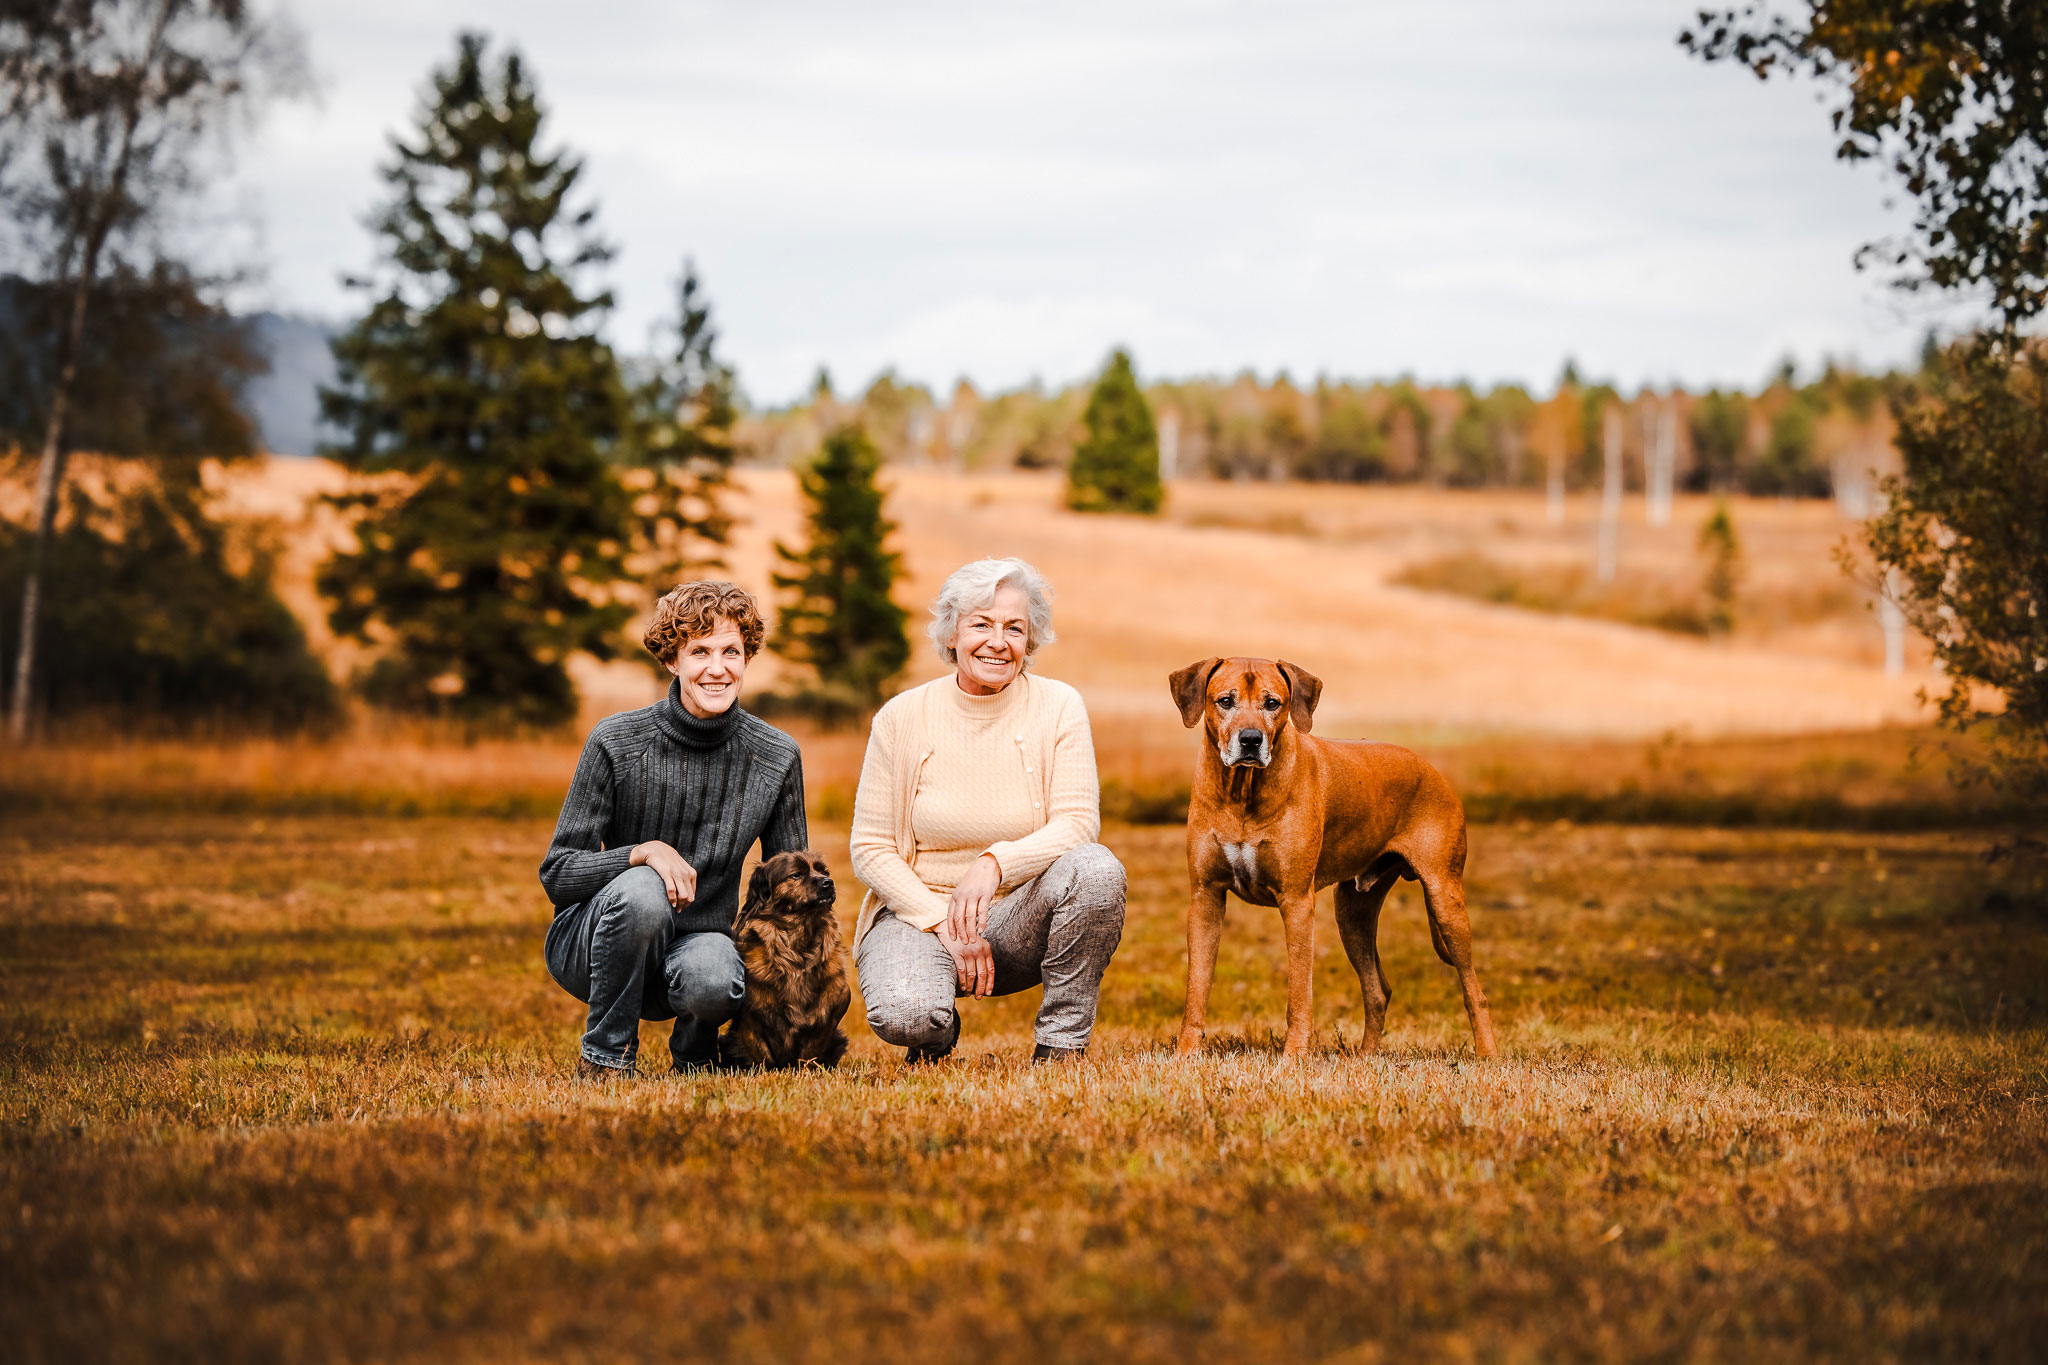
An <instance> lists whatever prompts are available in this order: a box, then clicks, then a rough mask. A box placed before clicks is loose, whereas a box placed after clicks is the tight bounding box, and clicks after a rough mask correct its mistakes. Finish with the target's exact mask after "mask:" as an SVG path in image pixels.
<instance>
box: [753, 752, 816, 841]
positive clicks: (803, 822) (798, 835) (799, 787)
mask: <svg viewBox="0 0 2048 1365" xmlns="http://www.w3.org/2000/svg"><path fill="white" fill-rule="evenodd" d="M810 846H811V830H810V823H809V821H808V820H807V819H806V817H805V815H804V760H803V756H802V755H801V754H799V755H797V756H796V757H794V758H791V759H790V761H789V771H788V772H787V773H784V774H783V777H782V790H781V792H780V793H778V794H777V796H776V798H775V809H774V810H772V811H770V812H768V826H767V828H765V829H763V830H762V831H761V857H762V858H763V859H768V858H773V857H774V856H775V855H776V854H778V853H801V852H802V851H803V850H805V849H807V848H809V847H810Z"/></svg>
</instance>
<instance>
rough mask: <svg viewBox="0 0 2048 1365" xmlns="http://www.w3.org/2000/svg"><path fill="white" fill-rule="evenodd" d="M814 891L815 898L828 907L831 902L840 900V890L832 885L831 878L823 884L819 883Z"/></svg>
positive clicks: (813, 888)
mask: <svg viewBox="0 0 2048 1365" xmlns="http://www.w3.org/2000/svg"><path fill="white" fill-rule="evenodd" d="M812 890H813V892H814V893H815V897H816V899H817V900H819V901H822V902H824V903H826V904H828V905H829V904H830V903H831V902H833V901H835V900H838V899H839V888H838V887H836V886H834V885H833V884H832V879H831V878H830V877H827V878H826V879H825V880H824V881H822V882H818V883H817V884H816V885H815V886H813V887H812Z"/></svg>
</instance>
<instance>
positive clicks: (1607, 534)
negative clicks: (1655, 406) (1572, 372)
mask: <svg viewBox="0 0 2048 1365" xmlns="http://www.w3.org/2000/svg"><path fill="white" fill-rule="evenodd" d="M1600 437H1601V440H1600V450H1601V456H1602V463H1603V464H1604V465H1605V466H1606V469H1605V471H1604V472H1605V474H1606V478H1605V479H1604V480H1603V481H1602V485H1601V489H1600V551H1599V556H1598V560H1597V562H1596V565H1595V568H1594V577H1596V578H1598V579H1599V580H1600V581H1601V582H1602V583H1612V582H1613V581H1614V573H1615V569H1616V566H1617V561H1618V560H1619V558H1620V549H1621V544H1620V542H1621V405H1620V404H1619V403H1609V404H1608V405H1607V413H1606V421H1605V422H1604V423H1602V427H1601V432H1600Z"/></svg>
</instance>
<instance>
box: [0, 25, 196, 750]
mask: <svg viewBox="0 0 2048 1365" xmlns="http://www.w3.org/2000/svg"><path fill="white" fill-rule="evenodd" d="M174 8H175V5H174V4H173V0H163V3H162V4H160V5H159V6H158V7H157V12H156V19H155V21H154V22H153V23H152V24H151V25H150V30H149V42H148V45H147V46H146V47H145V48H144V50H143V57H142V64H143V68H144V69H145V70H154V69H155V64H156V62H157V60H158V56H159V54H160V53H161V52H162V50H163V42H164V35H165V33H167V32H168V31H169V29H170V24H171V13H172V11H173V9H174ZM141 121H142V99H141V96H140V95H136V96H133V97H131V99H130V101H129V103H128V105H127V107H126V108H125V109H123V110H122V117H121V150H120V152H119V153H118V154H117V155H116V156H115V157H114V165H113V169H112V170H111V171H110V172H109V173H108V175H107V183H106V185H105V186H104V187H103V188H102V191H101V198H100V203H99V204H98V206H97V211H96V212H95V213H94V214H92V215H90V216H89V217H88V218H87V225H86V228H85V230H84V233H83V235H82V237H81V239H80V241H79V248H80V250H79V257H78V281H77V284H76V285H75V286H74V287H73V290H72V295H71V321H70V322H69V323H68V324H67V325H66V327H65V329H64V341H63V344H62V346H61V347H60V349H59V351H58V355H59V357H60V359H59V362H58V365H57V383H56V386H55V387H54V388H53V389H51V391H50V419H49V424H48V425H47V426H46V427H45V428H44V430H43V458H42V461H41V463H40V464H38V465H37V467H36V538H35V544H34V546H33V547H32V548H31V549H30V551H29V561H28V574H27V576H26V577H25V579H24V580H23V582H22V588H21V650H20V653H18V654H17V655H16V656H15V660H14V697H13V699H12V704H11V706H10V707H9V709H8V713H7V734H8V737H9V738H10V739H12V740H13V741H14V742H15V743H16V744H22V743H26V742H27V740H28V732H29V719H30V716H31V713H32V710H33V702H34V699H35V683H36V626H37V622H38V618H39V617H40V616H41V614H42V605H43V601H42V599H43V566H44V562H45V561H46V560H47V559H48V557H49V551H50V535H51V532H52V530H53V528H54V527H55V525H56V521H57V494H58V492H59V490H61V489H62V487H63V484H64V422H65V419H66V418H67V417H68V416H69V415H70V409H71V389H72V386H73V384H74V383H75V382H76V380H77V378H78V356H79V353H80V351H81V350H83V348H84V345H85V304H86V299H87V298H88V297H89V296H90V294H91V292H92V282H93V280H94V278H95V277H96V276H97V275H98V274H99V268H100V249H101V248H102V247H104V246H105V245H106V243H107V235H108V233H110V232H111V231H112V230H113V227H114V212H115V208H116V206H117V205H118V204H119V203H120V201H121V199H122V198H123V196H125V195H126V194H127V189H128V171H129V167H130V166H131V165H132V164H133V158H134V155H135V130H136V128H137V127H138V126H139V125H140V123H141Z"/></svg>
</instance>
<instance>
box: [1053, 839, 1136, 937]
mask: <svg viewBox="0 0 2048 1365" xmlns="http://www.w3.org/2000/svg"><path fill="white" fill-rule="evenodd" d="M1055 870H1057V871H1059V872H1060V873H1062V874H1064V876H1065V878H1066V880H1067V881H1068V886H1067V888H1066V894H1065V895H1064V896H1062V897H1061V899H1062V900H1066V901H1069V902H1071V903H1073V904H1074V905H1076V906H1077V907H1081V908H1085V909H1087V910H1089V911H1100V912H1110V911H1113V912H1114V913H1115V914H1116V916H1117V917H1118V918H1119V919H1121V918H1122V917H1123V912H1124V892H1125V876H1124V865H1123V863H1122V862H1121V861H1120V860H1119V859H1118V858H1117V856H1116V855H1115V854H1114V853H1111V852H1110V851H1109V850H1108V849H1106V848H1104V847H1103V846H1102V845H1101V844H1082V845H1080V846H1079V847H1078V848H1072V849H1069V850H1067V851H1066V852H1065V853H1063V854H1061V855H1060V857H1059V858H1058V860H1057V861H1055V862H1054V863H1053V866H1052V867H1051V868H1048V869H1047V871H1049V872H1050V871H1055Z"/></svg>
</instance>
